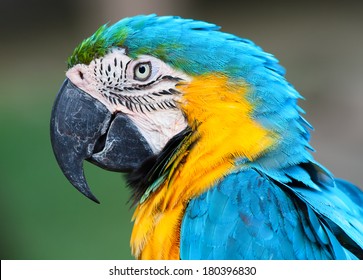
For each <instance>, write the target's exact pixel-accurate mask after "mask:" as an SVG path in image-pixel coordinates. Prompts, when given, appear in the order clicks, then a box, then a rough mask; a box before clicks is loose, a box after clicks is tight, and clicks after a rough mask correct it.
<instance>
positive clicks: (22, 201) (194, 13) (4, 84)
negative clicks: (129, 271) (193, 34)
mask: <svg viewBox="0 0 363 280" xmlns="http://www.w3.org/2000/svg"><path fill="white" fill-rule="evenodd" d="M0 3H1V7H0V9H1V10H0V23H1V25H0V26H1V30H2V31H1V38H0V42H1V44H0V50H1V51H0V62H1V63H0V98H1V99H0V128H1V137H0V141H1V145H0V149H1V156H0V213H1V214H0V219H1V220H0V222H1V230H0V256H1V259H129V258H131V255H130V249H129V236H130V233H131V228H132V224H131V222H130V219H131V215H132V209H131V210H130V208H129V205H128V204H127V200H128V197H129V192H128V190H127V188H126V187H125V185H124V181H123V178H122V175H120V174H116V173H111V172H106V171H103V170H101V169H99V168H97V167H94V166H91V165H90V164H86V168H85V171H86V177H87V179H88V182H89V184H90V186H91V187H92V190H93V193H94V194H95V195H96V196H97V197H98V198H99V199H100V200H101V204H100V205H96V204H95V203H92V202H91V201H89V200H87V199H86V198H84V197H82V196H81V195H80V194H79V193H78V192H77V191H76V190H75V189H74V188H72V187H71V185H70V184H69V183H68V181H67V180H66V179H65V177H64V176H63V175H62V173H61V171H60V169H59V168H58V166H57V164H56V161H55V159H54V156H53V153H52V150H51V146H50V140H49V118H50V112H51V108H52V103H53V100H54V98H55V96H56V93H57V92H58V89H59V87H60V86H61V84H62V81H63V79H64V73H65V70H66V59H67V57H68V56H69V55H70V54H71V52H72V50H73V48H74V47H75V46H76V45H77V44H78V43H79V42H80V41H81V40H82V39H84V38H85V37H88V36H89V35H91V34H92V33H93V32H94V31H95V30H96V28H97V27H98V26H100V25H101V24H104V23H106V22H110V23H114V22H116V21H117V20H119V19H121V18H123V17H126V16H132V15H136V14H140V13H146V14H148V13H154V12H155V13H158V14H160V15H166V14H173V15H180V16H183V17H187V18H195V19H201V20H205V21H211V22H214V23H216V24H218V25H221V26H222V27H223V30H224V31H226V32H230V33H235V34H237V35H239V36H241V37H246V38H250V39H252V40H253V41H255V42H256V43H257V44H258V45H260V46H262V47H263V48H264V49H265V50H266V51H268V52H271V53H273V54H275V56H276V57H277V58H278V59H279V60H280V62H281V64H282V65H283V66H285V67H286V68H287V77H288V80H289V81H290V82H291V83H292V84H294V85H295V87H296V88H297V89H298V91H300V92H301V93H302V94H303V95H304V96H305V97H306V99H307V101H301V103H300V105H301V106H302V107H303V108H304V109H305V110H306V111H307V115H306V117H307V119H308V120H309V121H310V122H311V123H312V124H313V126H314V127H315V129H316V131H314V132H313V135H312V145H313V146H314V147H315V148H316V150H317V151H318V152H317V153H316V154H315V156H316V158H317V159H318V160H319V161H320V162H322V163H323V164H324V165H325V166H327V167H328V168H329V169H330V170H331V171H332V172H333V173H334V174H335V175H336V176H339V177H344V178H346V179H349V180H350V181H352V182H354V183H355V184H357V185H360V186H363V172H362V171H363V169H362V167H363V128H362V127H363V125H362V122H363V53H362V50H363V32H362V30H363V16H362V14H363V5H362V2H359V1H339V2H338V1H336V2H335V1H311V2H309V1H300V2H298V4H297V2H296V3H294V2H293V1H290V2H282V1H277V2H276V1H274V2H272V1H248V2H247V3H245V2H243V1H228V0H225V1H214V0H208V1H207V0H201V1H192V0H183V1H168V0H162V1H151V0H142V1H124V0H123V1H117V0H106V1H105V0H102V1H101V0H97V1H87V0H64V1H49V0H27V1H26V0H23V1H20V0H1V2H0ZM339 3H340V4H339Z"/></svg>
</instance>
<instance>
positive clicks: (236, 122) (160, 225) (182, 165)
mask: <svg viewBox="0 0 363 280" xmlns="http://www.w3.org/2000/svg"><path fill="white" fill-rule="evenodd" d="M180 90H181V91H182V92H183V99H182V102H181V104H180V107H181V109H182V110H183V111H184V112H185V115H186V116H187V119H188V123H189V126H190V127H191V128H192V130H193V131H194V133H193V135H192V136H191V137H192V139H191V141H195V140H196V142H195V145H194V146H193V147H192V149H185V151H182V152H181V153H179V154H178V157H177V158H176V159H175V161H174V162H173V163H171V164H172V165H173V167H174V168H175V169H173V170H172V172H171V173H172V174H170V176H169V177H168V178H167V179H166V180H165V182H164V183H163V185H162V186H160V187H159V188H158V189H157V190H156V191H155V193H153V194H152V195H151V196H150V197H149V198H148V199H147V200H146V201H145V202H144V203H142V204H140V205H139V206H138V207H137V208H136V211H135V213H134V217H133V219H134V223H135V226H134V229H133V233H132V236H131V247H132V252H133V254H134V255H135V256H136V257H137V258H140V259H179V240H180V236H179V235H180V225H181V221H182V218H183V215H184V212H185V209H186V207H187V204H188V202H189V201H190V200H191V199H192V198H193V197H196V196H198V195H200V194H201V193H203V192H205V191H206V190H207V189H208V188H210V187H211V186H213V185H214V184H215V183H216V182H217V181H218V180H219V179H221V178H222V177H223V176H225V175H226V174H228V173H229V172H230V171H231V170H232V169H233V167H234V161H235V159H236V158H248V159H250V160H252V159H254V158H256V157H258V156H259V155H260V154H261V153H263V152H264V151H265V150H266V149H267V148H269V147H270V146H271V145H273V143H274V135H273V133H272V132H270V131H267V130H266V129H264V128H263V127H262V126H261V125H259V124H258V123H257V122H255V121H254V120H252V119H251V112H252V109H253V107H252V104H250V103H249V102H248V101H247V99H246V93H247V91H248V90H249V88H248V86H247V85H246V84H243V83H241V84H235V83H230V82H229V81H228V79H227V78H226V77H224V76H216V75H212V74H210V75H204V76H201V77H197V78H194V79H193V80H192V82H191V83H189V84H187V85H181V86H180Z"/></svg>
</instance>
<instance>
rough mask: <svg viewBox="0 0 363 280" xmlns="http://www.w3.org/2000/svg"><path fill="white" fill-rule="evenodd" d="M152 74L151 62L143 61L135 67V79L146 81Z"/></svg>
mask: <svg viewBox="0 0 363 280" xmlns="http://www.w3.org/2000/svg"><path fill="white" fill-rule="evenodd" d="M150 75H151V63H150V62H142V63H139V64H137V65H136V66H135V68H134V79H135V80H138V81H141V82H143V81H146V80H147V79H148V78H149V77H150Z"/></svg>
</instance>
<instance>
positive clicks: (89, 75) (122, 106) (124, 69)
mask: <svg viewBox="0 0 363 280" xmlns="http://www.w3.org/2000/svg"><path fill="white" fill-rule="evenodd" d="M66 76H67V77H68V79H69V80H70V81H71V82H72V83H73V84H74V85H75V86H77V87H78V88H80V89H82V90H83V91H85V92H86V93H88V94H90V95H91V96H93V97H94V98H96V99H97V100H99V101H100V102H102V103H103V104H104V105H105V106H106V107H107V108H108V110H109V111H110V112H111V113H115V112H122V113H124V114H125V115H127V116H128V117H129V118H130V119H131V120H132V121H133V123H134V124H135V125H136V126H137V128H138V129H139V131H140V133H141V134H142V135H143V136H144V137H145V139H146V140H147V141H148V143H149V145H150V147H151V148H152V150H153V152H154V153H159V152H160V151H161V150H162V149H163V148H164V146H165V145H166V143H167V142H168V141H169V140H170V139H171V138H172V137H173V136H175V135H176V134H178V133H179V132H181V131H182V130H183V129H185V128H186V127H187V121H186V119H185V117H184V115H183V113H182V111H181V110H180V109H179V107H178V101H179V100H180V97H181V94H182V93H181V92H179V91H178V90H177V88H176V85H177V84H178V83H180V82H184V83H185V82H190V80H191V78H190V77H189V76H187V75H186V74H184V73H183V72H180V71H176V70H174V69H173V68H171V67H170V66H169V65H167V64H165V63H164V62H163V61H161V60H160V59H157V58H155V57H152V56H148V55H143V56H140V57H138V58H137V59H131V58H130V57H128V56H127V55H126V52H125V50H124V49H122V48H114V49H112V50H111V51H110V52H109V53H108V54H106V55H105V56H104V57H102V58H96V59H94V60H93V61H92V62H91V63H90V64H89V65H85V64H77V65H75V66H74V67H72V68H71V69H69V70H68V71H67V73H66Z"/></svg>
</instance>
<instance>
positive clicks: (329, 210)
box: [180, 164, 363, 259]
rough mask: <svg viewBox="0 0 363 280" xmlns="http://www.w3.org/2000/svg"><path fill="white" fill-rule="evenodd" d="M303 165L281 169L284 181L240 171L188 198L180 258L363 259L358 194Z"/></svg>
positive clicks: (362, 196) (362, 200)
mask: <svg viewBox="0 0 363 280" xmlns="http://www.w3.org/2000/svg"><path fill="white" fill-rule="evenodd" d="M300 168H301V169H303V170H299V166H296V167H295V168H291V169H289V170H286V173H287V175H286V176H288V177H289V178H290V181H289V182H288V183H280V182H278V181H276V180H275V179H273V178H271V177H269V176H267V175H266V174H263V173H261V171H256V170H254V169H250V170H243V171H242V170H241V171H238V172H236V173H232V174H229V175H228V176H226V177H225V178H224V179H223V180H221V181H220V182H219V183H218V184H217V185H216V186H215V187H213V188H211V189H210V190H208V191H207V192H206V193H205V194H203V195H202V196H201V197H197V198H195V199H193V200H192V201H191V202H190V204H189V205H188V207H187V210H186V213H185V216H184V219H183V221H182V228H181V241H180V252H181V258H182V259H210V258H214V259H356V258H357V257H358V258H362V257H363V255H362V252H363V242H362V232H363V224H362V221H361V220H362V218H361V217H363V213H362V207H361V205H363V204H362V203H363V194H362V192H361V191H359V189H357V188H356V187H355V186H354V185H352V184H350V183H348V182H345V181H342V180H339V179H337V180H335V181H334V180H333V179H332V178H331V176H330V174H326V173H325V170H324V169H323V168H322V167H320V166H317V165H314V164H311V165H309V164H305V165H302V166H300ZM321 172H322V173H323V174H319V173H321ZM316 180H321V182H317V181H316ZM304 182H308V183H307V184H304ZM314 184H315V186H314V187H311V186H312V185H314ZM350 196H354V198H353V199H351V198H350Z"/></svg>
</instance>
